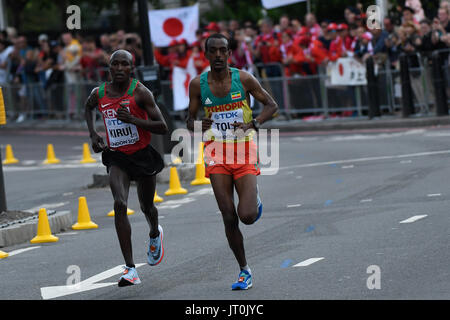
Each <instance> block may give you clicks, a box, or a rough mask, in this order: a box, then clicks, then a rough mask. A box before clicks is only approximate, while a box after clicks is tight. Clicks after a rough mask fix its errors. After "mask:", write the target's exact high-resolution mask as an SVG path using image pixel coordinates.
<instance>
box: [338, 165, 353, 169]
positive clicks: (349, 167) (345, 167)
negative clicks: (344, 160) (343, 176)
mask: <svg viewBox="0 0 450 320" xmlns="http://www.w3.org/2000/svg"><path fill="white" fill-rule="evenodd" d="M354 167H355V166H354V165H352V164H351V165H349V166H342V167H341V168H342V169H352V168H354Z"/></svg>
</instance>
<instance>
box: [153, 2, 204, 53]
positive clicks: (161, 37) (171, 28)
mask: <svg viewBox="0 0 450 320" xmlns="http://www.w3.org/2000/svg"><path fill="white" fill-rule="evenodd" d="M148 18H149V24H150V35H151V37H152V41H153V43H154V45H155V46H157V47H167V46H169V43H170V42H171V41H172V40H179V39H182V38H184V39H186V41H187V42H188V43H189V44H191V43H193V42H195V40H196V38H195V31H197V29H198V27H199V25H198V21H199V9H198V4H196V5H193V6H191V7H181V8H175V9H163V10H150V11H149V12H148Z"/></svg>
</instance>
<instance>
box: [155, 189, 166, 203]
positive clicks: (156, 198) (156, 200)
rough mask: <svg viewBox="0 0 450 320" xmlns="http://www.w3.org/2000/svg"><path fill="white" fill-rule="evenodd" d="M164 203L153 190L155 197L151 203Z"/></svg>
mask: <svg viewBox="0 0 450 320" xmlns="http://www.w3.org/2000/svg"><path fill="white" fill-rule="evenodd" d="M163 201H164V199H163V198H161V197H160V196H158V193H157V192H156V190H155V197H154V198H153V202H155V203H156V202H163Z"/></svg>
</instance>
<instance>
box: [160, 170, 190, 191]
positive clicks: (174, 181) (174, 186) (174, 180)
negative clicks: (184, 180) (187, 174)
mask: <svg viewBox="0 0 450 320" xmlns="http://www.w3.org/2000/svg"><path fill="white" fill-rule="evenodd" d="M186 193H187V190H186V189H184V188H182V187H181V183H180V178H179V177H178V172H177V168H176V167H171V168H170V179H169V189H168V190H167V191H166V192H165V193H164V194H165V195H166V196H173V195H175V194H186Z"/></svg>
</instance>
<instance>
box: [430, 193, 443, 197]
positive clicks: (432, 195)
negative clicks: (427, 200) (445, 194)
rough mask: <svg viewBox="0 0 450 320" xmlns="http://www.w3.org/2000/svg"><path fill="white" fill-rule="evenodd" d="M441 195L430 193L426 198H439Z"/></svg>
mask: <svg viewBox="0 0 450 320" xmlns="http://www.w3.org/2000/svg"><path fill="white" fill-rule="evenodd" d="M441 195H442V194H440V193H430V194H427V197H440V196H441Z"/></svg>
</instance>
